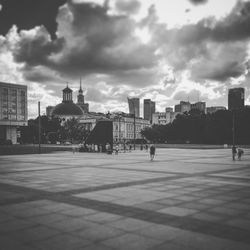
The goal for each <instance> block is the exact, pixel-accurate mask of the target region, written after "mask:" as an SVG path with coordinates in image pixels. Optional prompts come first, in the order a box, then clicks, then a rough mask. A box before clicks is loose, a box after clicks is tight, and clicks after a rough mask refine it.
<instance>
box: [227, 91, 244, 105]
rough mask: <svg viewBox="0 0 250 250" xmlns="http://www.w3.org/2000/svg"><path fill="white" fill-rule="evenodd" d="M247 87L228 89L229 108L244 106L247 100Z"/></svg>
mask: <svg viewBox="0 0 250 250" xmlns="http://www.w3.org/2000/svg"><path fill="white" fill-rule="evenodd" d="M244 95H245V89H244V88H233V89H229V91H228V109H229V110H236V109H242V108H244V104H245V103H244V102H245V98H244Z"/></svg>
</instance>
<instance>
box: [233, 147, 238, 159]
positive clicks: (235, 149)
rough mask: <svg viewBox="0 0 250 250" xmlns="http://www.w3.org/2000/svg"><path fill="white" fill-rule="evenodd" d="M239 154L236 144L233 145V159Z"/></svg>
mask: <svg viewBox="0 0 250 250" xmlns="http://www.w3.org/2000/svg"><path fill="white" fill-rule="evenodd" d="M236 154H237V148H236V147H235V146H233V147H232V157H233V161H234V160H235V156H236Z"/></svg>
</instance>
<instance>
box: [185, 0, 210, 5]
mask: <svg viewBox="0 0 250 250" xmlns="http://www.w3.org/2000/svg"><path fill="white" fill-rule="evenodd" d="M189 2H191V3H192V4H195V5H197V4H204V3H206V2H208V0H189Z"/></svg>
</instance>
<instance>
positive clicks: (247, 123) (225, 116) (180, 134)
mask: <svg viewBox="0 0 250 250" xmlns="http://www.w3.org/2000/svg"><path fill="white" fill-rule="evenodd" d="M233 117H234V125H235V144H245V145H246V144H250V109H249V108H244V109H242V110H237V111H234V114H233V112H232V111H228V110H219V111H217V112H215V113H213V114H204V113H200V112H199V111H192V112H189V113H184V114H179V115H177V116H176V119H175V120H174V121H173V122H172V123H169V124H167V125H153V126H152V127H151V128H145V129H144V130H143V131H142V132H141V133H142V135H143V136H144V137H145V138H146V139H147V140H150V141H155V142H161V143H164V142H167V143H194V144H232V140H233V139H232V138H233V136H232V135H233V129H232V128H233Z"/></svg>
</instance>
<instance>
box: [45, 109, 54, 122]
mask: <svg viewBox="0 0 250 250" xmlns="http://www.w3.org/2000/svg"><path fill="white" fill-rule="evenodd" d="M54 108H55V106H47V107H46V116H47V117H48V118H49V119H50V118H51V117H52V112H53V109H54Z"/></svg>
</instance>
